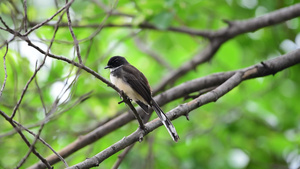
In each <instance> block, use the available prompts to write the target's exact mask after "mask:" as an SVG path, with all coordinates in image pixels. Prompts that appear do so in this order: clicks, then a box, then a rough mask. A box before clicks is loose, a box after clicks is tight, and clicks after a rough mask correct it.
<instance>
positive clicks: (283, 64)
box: [30, 49, 300, 169]
mask: <svg viewBox="0 0 300 169" xmlns="http://www.w3.org/2000/svg"><path fill="white" fill-rule="evenodd" d="M263 63H264V64H261V63H259V64H256V65H253V66H250V67H248V68H245V69H240V70H236V71H230V72H224V73H216V74H212V75H208V76H206V77H202V78H199V79H194V80H191V81H188V82H185V83H183V84H181V85H178V86H176V87H173V88H171V89H169V90H167V91H165V92H163V93H161V94H160V95H158V96H156V97H155V98H154V99H155V100H156V101H157V102H158V103H159V104H160V105H161V106H162V105H164V104H166V103H168V102H171V101H173V100H176V99H178V98H181V97H184V96H186V95H188V94H190V93H193V92H196V91H199V90H201V89H205V88H209V87H212V86H219V85H221V84H222V83H224V82H225V81H227V80H228V79H229V78H231V77H233V75H235V76H238V77H235V78H234V79H236V78H241V77H242V80H246V79H250V78H256V77H263V76H267V75H271V74H274V73H275V72H278V71H281V70H283V69H286V68H288V67H291V66H293V65H295V64H298V63H300V49H298V50H296V51H293V52H291V53H288V54H286V55H283V56H279V57H276V58H274V59H270V60H267V61H264V62H263ZM264 65H267V66H264ZM238 72H242V74H241V73H238ZM237 73H238V74H237ZM230 82H232V81H230ZM228 83H229V82H228ZM236 83H237V82H235V83H234V84H236ZM227 85H228V84H226V85H225V86H224V85H223V86H224V87H221V89H222V90H220V86H219V87H217V88H216V89H215V90H212V91H211V92H208V93H206V94H204V95H201V96H199V97H198V98H196V99H194V100H192V101H191V102H188V103H186V104H182V105H180V106H178V107H177V108H175V109H173V110H171V111H170V112H169V113H167V116H168V117H169V118H170V119H171V120H173V119H175V118H178V117H179V116H183V115H184V116H185V115H186V114H188V113H189V112H190V111H192V110H193V109H195V108H198V107H200V106H202V105H204V104H207V103H209V102H213V101H216V100H217V99H218V98H219V97H221V96H222V95H224V91H223V90H225V89H226V90H225V91H226V92H228V91H229V89H231V88H226V87H227ZM224 88H225V89H224ZM226 92H225V93H226ZM199 98H200V99H199ZM137 110H138V112H139V113H141V111H142V110H141V109H140V108H138V109H137ZM133 119H134V117H133V116H132V115H131V114H129V113H126V114H121V115H120V116H118V117H116V118H115V119H112V120H111V121H109V122H107V123H105V124H104V125H102V126H100V127H99V128H97V129H95V130H94V131H92V132H90V133H88V134H86V135H84V136H81V137H80V138H79V139H77V140H76V141H74V142H73V143H71V144H70V145H68V146H66V147H65V148H64V149H62V150H61V151H60V152H59V154H61V156H63V157H67V156H69V155H70V154H72V153H74V152H75V151H77V150H79V149H81V148H83V147H84V146H86V145H88V144H91V143H93V142H95V141H96V140H98V139H100V138H102V137H104V136H105V135H107V134H108V133H110V132H112V131H114V130H115V129H117V128H119V127H121V126H123V125H125V124H127V123H128V122H130V121H131V120H133ZM160 125H161V122H160V121H159V120H158V119H155V120H153V121H151V122H149V123H147V124H146V125H145V126H146V128H147V131H148V133H149V132H151V131H152V130H154V129H156V128H157V127H159V126H160ZM141 132H142V131H139V130H137V131H136V132H134V133H132V134H131V135H130V136H128V137H129V138H130V139H129V140H128V139H127V140H126V141H124V142H122V140H121V141H120V142H118V143H116V144H120V143H122V144H126V146H128V145H130V144H132V143H134V142H136V141H137V140H138V139H137V135H138V134H143V133H141ZM145 134H147V133H145ZM128 137H127V138H128ZM123 146H124V145H122V146H121V147H119V148H120V149H118V150H121V149H122V147H123ZM126 146H124V148H125V147H126ZM113 147H114V148H115V146H113ZM116 152H117V150H115V151H114V152H110V153H116ZM110 155H112V154H110ZM47 160H48V161H49V162H50V164H52V163H53V162H57V161H58V159H57V158H56V157H55V156H54V155H51V156H49V157H47ZM94 160H95V159H94ZM93 164H96V163H93ZM34 168H43V164H42V163H40V162H39V163H37V164H35V165H33V166H31V167H30V169H34Z"/></svg>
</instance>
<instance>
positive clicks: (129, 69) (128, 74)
mask: <svg viewBox="0 0 300 169" xmlns="http://www.w3.org/2000/svg"><path fill="white" fill-rule="evenodd" d="M107 68H108V69H110V81H111V82H112V83H113V84H114V85H115V86H117V87H118V88H119V89H120V90H122V91H123V92H124V93H125V94H126V95H127V96H128V97H129V98H130V99H131V100H133V101H135V102H136V103H137V104H138V105H139V106H140V107H141V108H142V109H143V110H144V111H145V112H146V113H148V107H152V108H153V109H154V111H155V112H156V114H157V116H158V117H159V118H160V120H161V121H162V123H163V124H164V125H165V127H166V128H167V130H168V132H169V133H170V135H171V137H172V139H173V140H174V141H175V142H177V141H178V140H179V136H178V134H177V132H176V129H175V127H174V126H173V124H172V123H171V121H170V119H169V118H168V117H167V116H166V115H165V113H164V112H163V111H162V110H161V108H160V107H159V105H158V104H157V103H156V102H155V100H154V99H153V98H152V95H151V93H152V92H151V88H150V85H149V82H148V80H147V78H146V77H145V76H144V74H143V73H142V72H140V71H139V70H138V69H137V68H135V67H134V66H132V65H131V64H130V63H128V61H127V60H126V59H125V58H124V57H121V56H114V57H112V58H110V59H109V61H108V63H107V66H106V67H105V69H107Z"/></svg>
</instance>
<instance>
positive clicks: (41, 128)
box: [11, 14, 68, 168]
mask: <svg viewBox="0 0 300 169" xmlns="http://www.w3.org/2000/svg"><path fill="white" fill-rule="evenodd" d="M62 17H63V14H62V15H61V16H60V17H59V19H58V21H57V24H56V26H55V30H54V33H53V36H52V40H51V42H50V44H49V47H48V49H47V52H46V54H45V56H44V59H43V61H42V63H41V64H40V65H39V66H38V67H37V63H36V68H35V72H34V74H33V75H32V77H31V78H30V80H29V81H28V82H27V83H26V86H25V88H24V89H25V90H23V92H22V95H21V98H20V100H19V101H18V103H17V105H20V103H21V101H22V98H23V96H24V95H25V93H26V91H27V88H28V86H29V84H30V83H31V81H32V80H33V78H35V76H36V74H37V73H38V71H39V70H40V69H41V68H42V66H43V65H44V64H45V62H46V59H47V56H48V54H49V52H50V49H51V47H52V45H53V42H54V39H55V36H56V33H57V31H58V28H59V27H58V25H59V23H60V21H61V20H62ZM57 106H58V100H57V99H56V100H55V102H54V103H53V106H52V108H51V110H50V111H49V113H46V116H45V119H44V120H43V122H42V123H41V125H40V128H39V130H38V133H37V134H36V136H35V138H34V141H33V143H32V144H31V145H30V147H29V151H28V152H27V154H26V155H25V156H24V158H23V159H22V160H21V161H20V163H19V164H18V166H17V168H20V167H21V166H22V165H23V164H24V163H25V161H26V160H27V158H28V157H29V155H30V154H31V152H33V149H34V145H35V144H36V142H37V141H38V138H39V136H40V134H41V133H42V130H43V128H44V126H45V124H46V122H47V121H48V119H49V116H50V115H52V114H53V112H55V111H56V109H57ZM17 109H18V107H17V106H16V107H15V108H14V111H13V114H12V116H11V119H13V117H14V114H15V112H16V110H17ZM64 163H65V162H64ZM65 165H66V167H68V164H67V163H65Z"/></svg>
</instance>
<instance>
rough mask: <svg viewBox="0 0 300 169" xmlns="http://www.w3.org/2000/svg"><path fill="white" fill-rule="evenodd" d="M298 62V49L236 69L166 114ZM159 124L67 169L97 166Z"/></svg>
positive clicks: (181, 112) (173, 115)
mask: <svg viewBox="0 0 300 169" xmlns="http://www.w3.org/2000/svg"><path fill="white" fill-rule="evenodd" d="M298 63H300V49H298V50H296V51H293V52H291V53H288V54H286V55H283V56H279V57H277V58H274V59H270V60H267V61H265V62H262V63H259V64H256V65H254V66H251V67H248V68H245V69H241V70H238V71H236V72H235V73H234V75H232V76H231V77H230V78H229V79H228V80H226V81H225V82H224V83H222V84H221V85H220V86H219V87H217V88H216V89H214V90H212V91H211V92H208V93H206V94H204V95H201V96H199V97H198V98H196V99H194V100H192V101H190V102H187V103H184V104H181V105H179V106H177V107H176V108H174V109H172V110H171V111H169V112H168V113H167V116H168V117H169V118H170V119H171V120H174V119H176V118H178V117H180V116H185V115H186V114H188V113H190V112H191V111H192V110H194V109H197V108H199V107H200V106H202V105H205V104H207V103H210V102H214V101H217V100H218V98H220V97H222V96H223V95H225V94H226V93H228V92H229V91H230V90H232V89H233V88H235V87H236V86H238V85H239V84H240V83H241V82H242V81H244V80H246V79H249V78H255V77H262V76H268V75H272V74H275V73H276V72H279V71H281V70H283V69H286V68H288V67H291V66H293V65H295V64H298ZM161 125H162V123H161V121H159V120H158V119H154V120H152V121H151V122H149V123H147V124H146V125H145V126H146V127H147V129H148V130H147V131H146V132H145V131H142V130H139V129H138V130H137V131H135V132H133V133H132V134H130V135H129V136H127V137H125V138H123V139H122V140H120V141H118V142H116V143H115V144H113V145H111V146H110V147H108V148H106V149H105V150H103V151H101V152H100V153H98V154H97V155H95V156H93V157H92V158H88V159H86V160H85V161H83V162H81V163H78V164H76V165H74V166H71V167H68V168H67V169H77V168H80V169H85V168H91V167H95V166H98V165H99V164H100V163H101V162H102V161H103V160H105V159H106V158H108V157H110V156H111V155H113V154H115V153H116V152H118V151H120V150H122V149H124V148H125V147H127V146H130V145H131V144H133V143H135V142H137V141H138V139H139V135H140V134H144V135H147V134H148V133H149V132H151V131H153V130H155V129H156V128H158V127H159V126H161ZM144 132H145V133H144Z"/></svg>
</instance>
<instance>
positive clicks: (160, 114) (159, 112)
mask: <svg viewBox="0 0 300 169" xmlns="http://www.w3.org/2000/svg"><path fill="white" fill-rule="evenodd" d="M152 108H153V109H154V111H155V112H156V114H157V116H158V117H159V118H160V120H161V121H162V123H163V124H164V125H165V127H166V128H167V130H168V132H169V134H170V135H171V137H172V139H173V140H174V141H175V142H177V141H178V140H179V136H178V134H177V132H176V129H175V127H174V125H173V124H172V122H171V120H170V119H169V118H168V117H167V116H166V114H165V113H164V112H163V111H162V110H161V108H160V107H159V105H158V104H157V103H156V102H155V101H154V100H153V99H152Z"/></svg>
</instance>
